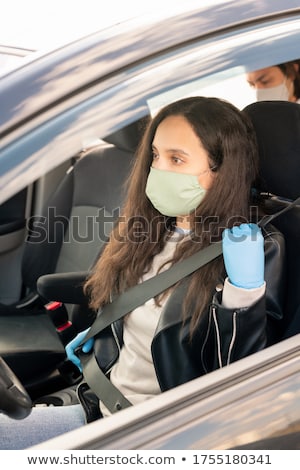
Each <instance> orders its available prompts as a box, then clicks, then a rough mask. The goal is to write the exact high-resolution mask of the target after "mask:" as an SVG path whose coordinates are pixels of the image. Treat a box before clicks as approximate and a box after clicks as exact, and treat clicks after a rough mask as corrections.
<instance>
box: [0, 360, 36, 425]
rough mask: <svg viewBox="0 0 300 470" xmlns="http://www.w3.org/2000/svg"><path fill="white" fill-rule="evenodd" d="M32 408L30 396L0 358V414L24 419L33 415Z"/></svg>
mask: <svg viewBox="0 0 300 470" xmlns="http://www.w3.org/2000/svg"><path fill="white" fill-rule="evenodd" d="M31 408H32V401H31V398H30V396H29V395H28V393H27V392H26V390H25V388H24V387H23V385H22V384H21V382H20V381H19V379H18V378H17V377H16V376H15V374H14V373H13V371H12V370H11V369H10V367H8V365H7V364H6V362H5V361H4V360H3V359H2V357H0V412H1V413H4V414H6V415H7V416H9V417H10V418H13V419H24V418H26V417H27V416H28V415H29V414H30V413H31Z"/></svg>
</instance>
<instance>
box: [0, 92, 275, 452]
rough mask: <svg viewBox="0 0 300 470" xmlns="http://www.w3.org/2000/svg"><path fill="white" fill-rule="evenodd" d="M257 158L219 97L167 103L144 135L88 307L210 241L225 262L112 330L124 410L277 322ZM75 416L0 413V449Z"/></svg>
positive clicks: (255, 344) (263, 339)
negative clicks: (19, 417)
mask: <svg viewBox="0 0 300 470" xmlns="http://www.w3.org/2000/svg"><path fill="white" fill-rule="evenodd" d="M257 153H258V151H257V145H256V139H255V134H254V130H253V128H252V126H251V124H250V123H249V121H248V118H247V117H246V115H244V114H243V113H242V112H240V111H239V110H238V109H236V108H235V107H234V106H233V105H231V104H230V103H227V102H225V101H222V100H219V99H216V98H203V97H194V98H186V99H182V100H180V101H177V102H175V103H172V104H170V105H167V106H166V107H165V108H163V109H162V110H161V111H160V112H159V113H158V114H157V115H156V116H155V117H154V118H153V119H152V121H151V122H150V123H149V125H148V128H147V129H146V132H145V134H144V137H143V139H142V142H141V144H140V147H139V149H138V152H137V158H136V163H135V166H134V168H133V170H132V173H131V175H130V178H129V180H128V195H127V200H126V202H125V205H124V208H123V211H122V214H121V217H120V220H119V223H118V224H117V225H116V227H115V229H114V230H113V232H112V234H111V237H110V240H109V242H108V244H107V245H106V247H105V249H104V251H103V253H102V255H101V257H100V258H99V261H98V263H97V264H96V266H95V269H94V271H93V273H92V274H91V277H90V278H89V279H88V280H87V283H86V285H85V290H86V293H87V295H89V297H90V304H91V307H92V308H94V309H95V310H96V311H97V310H98V309H101V307H102V306H103V305H106V304H107V303H109V302H110V301H111V299H112V298H114V297H115V296H118V294H120V293H122V292H123V291H125V290H126V289H128V288H129V287H131V286H134V285H136V284H138V283H140V282H142V281H145V280H146V279H149V278H150V277H152V276H155V275H156V274H157V273H159V272H161V271H163V270H166V269H168V268H169V267H170V266H171V265H172V264H174V263H176V262H177V261H179V260H182V259H185V258H187V257H188V256H190V255H192V254H193V253H196V252H198V251H199V250H201V249H202V248H204V247H207V246H209V245H211V244H212V243H214V242H215V241H220V240H222V246H223V256H219V257H218V258H216V259H214V260H213V261H211V262H210V263H209V264H207V265H205V266H203V267H202V268H201V269H198V270H197V271H196V272H194V273H193V274H191V275H190V276H188V278H185V279H183V280H182V281H180V282H178V283H177V285H175V286H174V287H172V288H170V289H168V290H167V291H166V292H163V293H162V294H161V295H159V296H157V297H156V298H153V299H151V300H149V301H148V302H146V303H145V304H144V305H141V306H140V307H138V308H136V309H135V310H133V311H131V313H130V314H128V315H127V316H126V317H125V319H124V320H123V321H121V323H122V324H121V325H120V322H118V324H117V325H113V328H112V330H111V335H112V340H113V341H114V342H115V346H116V350H117V352H118V354H117V355H116V357H115V358H114V360H112V357H111V355H110V351H106V352H105V354H104V355H105V357H107V361H108V362H109V363H110V380H111V382H112V383H113V384H114V385H115V387H117V389H119V390H120V391H121V392H122V393H123V394H124V395H125V397H126V398H127V399H128V400H129V401H130V402H131V403H132V404H136V403H140V402H142V401H144V400H146V399H149V398H151V397H154V396H156V395H158V394H159V393H161V392H164V391H166V390H168V389H171V388H173V387H176V386H177V385H180V384H182V383H185V382H187V381H190V380H192V379H194V378H196V377H199V376H201V375H204V374H206V373H209V372H210V371H213V370H215V369H218V368H221V367H224V366H226V365H228V364H229V363H231V362H233V361H236V360H238V359H240V358H243V357H245V356H247V355H249V354H252V353H254V352H256V351H259V350H261V349H263V348H264V347H265V346H266V345H267V344H268V338H267V323H268V318H280V317H281V311H280V302H279V300H278V291H279V286H280V285H281V283H282V279H281V275H282V267H283V259H282V258H283V253H284V241H283V238H282V235H281V234H280V233H278V232H274V231H271V232H270V233H269V232H268V231H266V230H265V229H264V230H263V231H262V230H261V229H260V228H259V227H258V225H257V224H256V223H255V222H257V220H258V213H257V211H256V210H255V207H251V206H252V205H253V201H252V198H251V187H252V184H253V182H254V181H255V179H256V177H257V167H258V154H257ZM265 259H266V260H267V262H266V263H265ZM270 279H272V282H271V283H270V286H269V285H268V284H269V280H270ZM120 326H121V328H120ZM86 333H87V331H84V332H81V333H80V334H79V335H78V336H77V337H76V338H75V339H74V340H73V341H72V342H71V343H70V344H69V345H68V346H67V355H68V357H69V359H70V360H71V361H73V362H74V363H75V364H76V365H77V366H78V367H79V368H81V363H80V359H79V358H78V357H77V355H76V350H77V348H78V346H79V345H80V344H81V342H82V341H84V338H85V336H86ZM97 341H98V340H97ZM100 341H101V340H100ZM93 344H94V340H93V338H91V339H89V340H88V341H87V342H86V343H85V344H84V346H83V349H84V350H85V352H88V351H90V350H91V349H92V347H93ZM100 400H101V397H100ZM100 407H101V412H102V414H103V415H104V416H107V415H108V414H109V411H108V410H107V408H106V407H105V404H104V403H102V402H101V404H100ZM84 408H85V409H86V407H81V405H73V406H65V407H51V408H34V409H33V410H32V413H31V415H30V416H29V417H28V418H26V419H25V420H23V421H19V422H15V421H12V420H10V419H9V418H7V417H6V416H0V429H1V431H2V432H1V438H0V447H1V448H10V449H11V448H25V447H28V446H30V445H33V444H35V443H37V442H41V441H43V440H46V439H48V438H50V437H53V436H55V435H58V434H60V433H63V432H66V431H68V430H71V429H74V428H76V427H78V426H81V425H83V424H84V423H85V413H84V411H83V409H84ZM5 446H7V447H5ZM12 446H13V447H12Z"/></svg>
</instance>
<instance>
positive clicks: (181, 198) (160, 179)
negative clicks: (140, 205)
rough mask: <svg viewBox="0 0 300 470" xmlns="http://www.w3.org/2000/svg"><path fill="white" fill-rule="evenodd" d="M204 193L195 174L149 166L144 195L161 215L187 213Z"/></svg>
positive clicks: (200, 199)
mask: <svg viewBox="0 0 300 470" xmlns="http://www.w3.org/2000/svg"><path fill="white" fill-rule="evenodd" d="M208 171H210V170H208ZM205 194H206V190H205V189H204V188H202V186H201V185H200V184H199V181H198V177H197V176H195V175H188V174H185V173H175V172H173V171H166V170H158V169H156V168H152V167H151V168H150V173H149V175H148V180H147V184H146V195H147V197H148V198H149V199H150V201H151V203H152V204H153V206H154V207H155V208H156V209H157V210H158V211H159V212H160V213H161V214H163V215H167V216H170V217H177V216H180V215H182V216H184V215H188V214H190V213H191V212H192V211H193V210H194V209H196V207H198V206H199V204H200V202H201V201H202V199H203V198H204V196H205Z"/></svg>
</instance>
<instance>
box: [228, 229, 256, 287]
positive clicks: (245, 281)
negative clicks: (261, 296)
mask: <svg viewBox="0 0 300 470" xmlns="http://www.w3.org/2000/svg"><path fill="white" fill-rule="evenodd" d="M222 238H223V240H222V246H223V257H224V263H225V269H226V271H227V274H228V277H229V280H230V282H231V284H233V285H234V286H237V287H242V288H243V289H253V288H255V287H260V286H262V285H263V283H264V271H265V269H264V268H265V254H264V238H263V236H262V233H261V230H260V227H259V226H258V225H256V224H241V225H239V226H235V227H232V228H231V229H226V230H224V232H223V234H222Z"/></svg>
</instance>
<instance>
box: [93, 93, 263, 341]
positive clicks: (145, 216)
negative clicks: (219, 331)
mask: <svg viewBox="0 0 300 470" xmlns="http://www.w3.org/2000/svg"><path fill="white" fill-rule="evenodd" d="M168 116H183V117H184V118H185V119H186V120H187V121H188V122H189V123H190V125H191V126H192V128H193V130H194V132H195V133H196V134H197V136H198V137H199V139H200V140H201V143H202V145H203V146H204V148H205V149H206V151H207V152H208V155H209V162H210V166H211V168H213V171H214V172H215V178H214V183H213V185H212V187H211V188H210V189H209V190H208V191H207V194H206V196H205V198H204V199H203V201H202V202H201V203H200V205H199V206H198V207H197V209H196V210H195V212H194V213H193V214H191V216H190V222H191V228H192V236H191V238H189V237H187V238H186V239H185V240H184V241H182V243H179V244H178V245H177V248H176V251H175V254H174V258H173V263H175V262H176V261H178V260H180V259H183V258H186V257H188V256H189V255H191V254H192V253H195V252H196V251H199V250H201V249H202V248H203V247H205V246H207V245H209V244H211V243H213V242H214V241H217V240H220V239H221V236H222V231H223V229H224V228H226V227H231V226H233V225H234V224H235V223H241V222H248V221H249V217H250V211H249V208H250V202H251V196H250V190H251V184H252V182H253V181H254V180H255V178H256V176H257V160H258V157H257V145H256V139H255V133H254V130H253V128H252V125H251V123H250V121H249V120H248V117H247V116H246V115H245V114H243V112H242V111H239V110H238V109H237V108H235V107H234V106H233V105H231V104H230V103H228V102H226V101H223V100H220V99H217V98H206V97H192V98H186V99H182V100H180V101H177V102H174V103H171V104H169V105H167V106H166V107H164V108H163V109H162V110H161V111H160V112H159V113H158V114H157V115H156V116H155V117H154V118H153V119H152V121H151V122H150V123H149V125H148V127H147V129H146V131H145V133H144V136H143V138H142V141H141V143H140V146H139V149H138V151H137V155H136V161H135V165H134V167H133V169H132V172H131V175H130V177H129V179H128V190H127V199H126V202H125V205H124V208H123V210H122V213H121V217H120V220H119V222H118V224H117V225H116V227H115V229H114V230H113V232H112V234H111V236H110V240H109V243H108V244H107V246H106V247H105V249H104V252H103V253H102V255H101V257H100V259H99V261H98V263H97V264H96V266H95V269H94V271H93V273H92V275H91V277H90V278H89V279H88V281H87V283H86V285H85V290H86V293H87V294H88V295H89V296H90V305H91V307H92V308H93V309H98V308H99V307H101V306H102V305H103V304H105V303H107V302H109V301H110V299H111V297H112V296H114V295H116V294H118V293H120V292H122V291H124V290H125V289H126V288H128V287H130V286H133V285H135V284H137V283H138V281H139V280H140V278H141V276H142V275H143V274H144V273H145V272H147V270H148V269H149V268H150V266H151V263H152V260H153V257H154V256H155V255H157V254H158V253H160V252H161V250H162V249H163V247H164V245H165V243H166V240H167V239H168V237H169V236H170V233H171V231H172V227H173V226H174V223H175V219H174V218H171V217H167V216H164V215H162V214H160V213H159V212H158V211H157V210H156V209H155V208H154V207H153V206H152V204H151V202H150V201H149V199H148V198H147V197H146V195H145V187H146V182H147V177H148V173H149V169H150V167H151V164H152V142H153V139H154V135H155V132H156V129H157V127H158V126H159V124H160V123H161V122H162V121H163V120H164V119H166V118H167V117H168ZM223 277H224V265H223V259H222V257H220V258H218V259H217V260H214V261H213V262H211V263H209V265H207V266H205V267H203V268H202V269H199V270H198V271H197V272H196V273H194V274H193V275H191V282H190V284H189V288H188V292H187V296H186V299H185V301H184V304H183V320H184V318H185V317H186V315H187V312H189V310H190V307H191V306H192V305H193V313H192V317H191V333H193V332H194V330H195V328H196V326H197V324H198V321H199V318H200V316H201V314H202V313H203V311H204V310H205V309H206V308H207V306H208V303H209V301H210V299H211V295H212V293H213V291H214V288H215V286H216V284H217V283H218V281H219V279H220V278H223ZM156 300H157V302H159V299H156Z"/></svg>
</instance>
